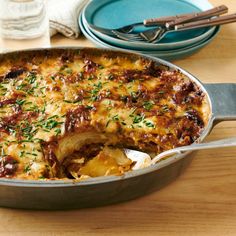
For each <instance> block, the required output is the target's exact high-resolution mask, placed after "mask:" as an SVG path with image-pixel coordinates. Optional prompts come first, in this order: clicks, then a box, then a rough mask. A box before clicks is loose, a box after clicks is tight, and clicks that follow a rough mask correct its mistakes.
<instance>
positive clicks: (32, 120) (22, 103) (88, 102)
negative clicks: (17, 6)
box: [0, 50, 209, 179]
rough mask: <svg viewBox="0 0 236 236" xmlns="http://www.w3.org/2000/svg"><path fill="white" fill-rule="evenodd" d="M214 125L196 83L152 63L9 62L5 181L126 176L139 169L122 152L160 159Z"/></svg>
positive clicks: (17, 57)
mask: <svg viewBox="0 0 236 236" xmlns="http://www.w3.org/2000/svg"><path fill="white" fill-rule="evenodd" d="M208 117H209V105H208V103H207V100H206V96H205V95H204V93H203V92H202V91H201V90H200V88H199V87H198V86H197V85H196V84H195V83H193V82H192V81H190V80H189V79H188V78H187V77H185V76H184V75H183V74H181V73H180V72H179V71H170V70H168V68H164V67H161V66H158V65H156V64H155V63H154V62H152V61H150V60H147V59H143V58H140V57H131V56H127V55H125V54H124V55H123V54H119V55H118V54H115V53H114V54H112V53H103V52H102V51H101V52H100V53H99V52H98V51H96V53H91V52H89V51H86V50H51V51H47V50H43V51H38V52H37V51H36V52H27V53H20V54H9V55H5V56H4V57H3V58H2V59H0V151H1V153H0V154H1V157H0V158H1V159H0V161H1V162H0V177H11V178H25V179H58V178H59V179H60V178H84V177H87V176H91V177H94V176H100V175H109V174H122V173H124V171H127V170H130V169H131V168H132V161H130V159H128V158H127V157H126V156H125V154H124V153H123V154H122V152H121V151H118V149H116V148H115V147H128V148H134V149H138V150H143V151H147V152H154V153H156V154H157V153H159V152H161V151H164V150H167V149H171V148H174V147H176V146H181V145H188V144H191V143H192V142H194V141H195V140H196V139H197V138H198V137H199V135H200V134H201V132H202V130H203V129H204V127H205V125H206V124H207V122H208ZM104 147H105V148H104ZM103 148H104V149H103ZM112 148H114V149H112ZM112 152H113V155H112V154H111V153H112ZM121 160H122V161H121Z"/></svg>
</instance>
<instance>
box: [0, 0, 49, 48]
mask: <svg viewBox="0 0 236 236" xmlns="http://www.w3.org/2000/svg"><path fill="white" fill-rule="evenodd" d="M0 6H1V7H0V49H1V51H5V50H14V49H26V48H33V47H48V46H50V36H49V20H48V17H47V11H46V1H45V0H0Z"/></svg>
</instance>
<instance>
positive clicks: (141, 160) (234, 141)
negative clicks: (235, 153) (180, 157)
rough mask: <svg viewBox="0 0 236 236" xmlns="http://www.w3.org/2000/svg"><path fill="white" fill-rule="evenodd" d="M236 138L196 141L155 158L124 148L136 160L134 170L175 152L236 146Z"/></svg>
mask: <svg viewBox="0 0 236 236" xmlns="http://www.w3.org/2000/svg"><path fill="white" fill-rule="evenodd" d="M235 146H236V138H227V139H220V140H217V141H212V142H208V143H194V144H192V145H188V146H182V147H177V148H173V149H170V150H167V151H164V152H162V153H160V154H158V155H157V156H155V157H154V158H151V157H150V156H149V155H148V154H147V153H144V152H140V151H135V150H131V149H124V151H125V154H126V156H127V157H128V158H129V159H131V160H132V161H134V162H136V163H135V165H134V166H133V168H132V169H133V170H137V169H141V168H144V167H147V166H150V165H154V164H156V163H158V162H160V161H161V160H162V159H164V158H166V157H168V156H172V155H174V154H181V153H183V152H187V151H188V152H189V151H196V150H203V149H213V148H223V147H235Z"/></svg>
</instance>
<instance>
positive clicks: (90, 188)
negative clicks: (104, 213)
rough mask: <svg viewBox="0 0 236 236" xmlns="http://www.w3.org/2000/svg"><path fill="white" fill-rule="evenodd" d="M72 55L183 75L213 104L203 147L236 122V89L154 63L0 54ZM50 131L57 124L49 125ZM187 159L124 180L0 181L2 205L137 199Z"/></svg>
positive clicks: (167, 178) (171, 176) (76, 204)
mask: <svg viewBox="0 0 236 236" xmlns="http://www.w3.org/2000/svg"><path fill="white" fill-rule="evenodd" d="M68 50H69V51H74V52H76V53H86V54H90V55H102V54H106V55H107V56H108V57H109V55H112V56H113V57H114V56H121V57H126V58H129V59H130V60H131V61H135V59H137V58H141V59H143V60H149V61H150V62H152V63H154V64H155V65H158V66H163V67H165V68H168V70H170V71H173V70H174V71H179V72H180V73H181V74H182V75H184V76H185V77H187V78H188V79H189V80H190V81H192V82H193V83H194V84H196V85H197V86H198V87H199V88H200V89H201V91H203V93H204V96H205V98H206V100H207V103H208V110H206V113H207V114H206V115H207V117H208V121H207V124H206V125H205V127H204V130H203V132H201V135H200V137H199V138H198V139H197V141H198V142H201V141H202V140H203V139H204V138H205V137H206V136H207V135H208V134H209V132H210V131H211V129H212V128H213V127H214V125H215V124H216V123H217V122H220V121H224V120H234V119H235V118H236V104H235V102H234V100H235V99H234V98H235V92H236V84H202V83H201V82H200V81H199V80H197V79H196V78H195V77H194V76H193V75H191V74H189V73H188V72H186V71H185V70H183V69H181V68H179V67H177V66H175V65H173V64H171V63H169V62H166V61H163V60H160V59H157V58H153V57H148V56H143V55H139V54H133V53H129V52H123V51H112V50H103V49H93V48H52V49H33V50H24V51H17V52H9V53H5V54H1V55H0V60H4V58H7V57H9V56H11V57H13V58H14V57H15V58H18V57H19V56H21V55H24V54H27V53H31V54H32V53H33V54H34V55H37V54H42V53H44V54H45V55H46V54H47V53H49V54H50V53H52V52H54V51H55V52H57V53H58V52H59V53H62V54H63V53H65V52H67V51H68ZM49 125H53V124H51V123H50V124H49ZM186 155H189V153H184V154H179V155H175V156H172V157H170V158H168V159H166V160H163V161H161V163H158V165H152V166H149V167H146V168H143V169H139V170H132V171H128V172H125V173H124V174H123V175H119V176H115V175H114V176H113V175H111V176H105V177H96V178H88V179H85V180H83V181H80V182H78V181H74V180H69V179H68V180H21V179H13V178H12V179H11V178H0V190H1V195H0V205H1V206H5V207H15V208H26V209H72V208H83V207H94V206H100V205H105V204H111V203H116V202H121V201H125V200H129V199H133V198H136V197H139V196H142V195H144V194H147V193H149V192H152V191H154V190H157V189H160V188H161V187H163V186H165V185H166V184H168V183H169V182H171V181H172V180H174V179H175V178H176V177H177V176H178V175H179V174H180V173H181V172H182V170H183V169H184V168H185V167H186V166H187V164H188V163H189V162H190V161H191V158H184V157H185V156H186Z"/></svg>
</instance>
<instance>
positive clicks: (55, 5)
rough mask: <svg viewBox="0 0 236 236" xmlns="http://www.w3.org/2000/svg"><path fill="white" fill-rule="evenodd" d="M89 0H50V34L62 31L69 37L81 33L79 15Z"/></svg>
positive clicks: (74, 36) (75, 36)
mask: <svg viewBox="0 0 236 236" xmlns="http://www.w3.org/2000/svg"><path fill="white" fill-rule="evenodd" d="M87 2H88V0H48V17H49V24H50V35H51V36H52V35H54V34H56V33H61V34H63V35H65V36H66V37H69V38H77V37H78V36H79V34H80V29H79V25H78V16H79V13H80V11H81V10H82V8H83V7H84V6H85V4H86V3H87Z"/></svg>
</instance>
